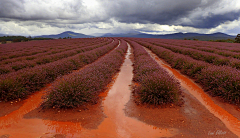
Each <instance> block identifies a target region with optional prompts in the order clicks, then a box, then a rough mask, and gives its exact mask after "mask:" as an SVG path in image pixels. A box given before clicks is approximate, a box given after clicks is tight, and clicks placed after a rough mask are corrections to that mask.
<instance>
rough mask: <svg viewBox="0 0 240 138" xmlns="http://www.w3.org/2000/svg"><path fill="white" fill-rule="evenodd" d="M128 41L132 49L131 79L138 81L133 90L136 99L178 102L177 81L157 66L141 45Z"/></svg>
mask: <svg viewBox="0 0 240 138" xmlns="http://www.w3.org/2000/svg"><path fill="white" fill-rule="evenodd" d="M130 43H131V46H132V47H133V49H134V53H133V54H134V70H133V73H134V77H133V81H135V82H137V83H139V86H137V87H136V89H135V90H134V93H135V94H136V95H137V99H138V100H139V101H140V102H141V103H147V104H153V105H164V104H168V103H178V102H179V101H180V98H179V96H180V95H181V89H180V84H179V82H178V81H177V80H176V79H174V78H173V77H172V76H170V75H169V74H168V72H167V71H166V70H165V69H163V68H162V67H161V66H159V64H158V63H157V62H156V61H155V60H154V59H152V58H151V57H150V55H149V54H148V53H147V51H146V50H145V49H144V48H143V47H142V46H141V45H139V44H137V43H136V42H133V41H130Z"/></svg>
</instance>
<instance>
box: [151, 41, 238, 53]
mask: <svg viewBox="0 0 240 138" xmlns="http://www.w3.org/2000/svg"><path fill="white" fill-rule="evenodd" d="M152 40H153V41H158V42H161V43H164V44H173V45H179V46H196V47H211V48H215V49H218V50H225V51H231V52H240V47H239V44H238V43H222V42H208V41H191V40H169V39H161V40H159V39H152Z"/></svg>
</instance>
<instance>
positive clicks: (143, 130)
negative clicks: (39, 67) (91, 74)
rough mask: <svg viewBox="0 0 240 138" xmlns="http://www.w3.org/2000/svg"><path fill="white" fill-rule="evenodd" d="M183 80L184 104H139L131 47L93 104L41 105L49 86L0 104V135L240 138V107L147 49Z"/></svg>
mask: <svg viewBox="0 0 240 138" xmlns="http://www.w3.org/2000/svg"><path fill="white" fill-rule="evenodd" d="M145 50H146V51H147V52H148V53H149V55H150V56H151V57H152V58H153V59H155V61H156V62H157V63H158V64H159V66H162V67H163V68H164V69H166V70H167V71H168V72H169V74H171V75H173V76H174V78H175V79H177V80H178V81H179V82H180V84H181V89H182V90H183V93H182V97H181V98H182V100H183V104H182V105H179V106H178V105H166V106H164V107H160V106H148V105H141V104H140V105H137V104H136V103H135V101H134V96H133V95H132V88H133V86H134V85H136V84H134V82H133V81H132V78H133V63H134V58H133V55H132V53H133V49H132V47H131V46H130V45H128V50H127V53H126V55H125V60H124V63H123V65H122V66H121V69H120V71H119V73H118V74H117V75H115V77H114V81H113V82H112V83H111V84H109V85H108V90H107V91H105V92H102V93H101V94H100V95H99V96H100V97H101V98H100V100H99V101H100V102H98V103H97V104H94V105H92V104H89V105H88V104H87V105H85V106H81V107H79V108H75V109H42V108H41V107H40V105H41V103H42V102H43V99H42V96H43V95H44V94H45V93H46V92H47V91H48V90H49V89H50V88H51V85H48V86H47V87H45V88H43V89H41V90H40V91H39V92H36V93H34V94H32V95H31V96H30V97H29V98H28V99H25V100H19V101H16V100H15V102H12V103H11V102H8V103H1V102H0V108H8V109H7V110H0V138H26V137H29V138H51V137H55V138H72V137H73V138H78V137H104V138H108V137H109V138H110V137H112V138H118V137H119V138H122V137H124V138H132V137H134V138H145V137H150V138H155V137H176V138H178V137H189V138H191V137H199V138H202V137H210V138H211V137H223V138H225V137H231V138H237V137H240V110H239V109H238V108H237V107H236V106H234V105H231V104H225V103H224V102H222V101H221V100H220V99H218V98H216V97H211V96H209V95H208V94H206V92H204V90H203V89H202V88H201V87H200V86H199V85H198V84H196V83H194V81H193V80H192V79H190V78H188V77H186V76H184V75H182V74H181V73H179V71H177V70H175V69H172V68H171V67H170V66H169V65H168V64H167V63H165V62H164V60H162V59H160V58H158V57H157V56H156V55H155V54H153V53H152V52H151V51H150V50H148V49H147V48H145Z"/></svg>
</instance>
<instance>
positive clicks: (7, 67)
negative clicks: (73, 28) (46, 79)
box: [0, 41, 111, 74]
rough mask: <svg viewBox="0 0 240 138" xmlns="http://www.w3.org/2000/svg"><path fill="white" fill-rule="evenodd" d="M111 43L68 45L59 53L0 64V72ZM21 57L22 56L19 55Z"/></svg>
mask: <svg viewBox="0 0 240 138" xmlns="http://www.w3.org/2000/svg"><path fill="white" fill-rule="evenodd" d="M109 43H111V41H108V42H105V43H100V44H96V45H90V46H85V45H81V46H78V47H75V46H69V47H71V49H70V50H67V51H66V50H65V51H62V50H61V52H59V53H54V54H49V55H46V54H45V55H44V54H42V55H41V56H39V55H38V57H37V58H35V59H34V60H26V59H24V60H21V61H15V62H10V61H8V62H10V63H9V64H7V65H5V64H3V65H0V74H6V73H9V72H13V71H18V70H20V69H24V68H27V67H28V68H31V67H34V66H36V65H38V64H39V65H41V64H46V63H50V62H53V61H57V60H60V59H63V58H67V57H70V56H74V55H76V54H79V53H82V52H86V51H90V50H93V49H95V48H98V47H101V46H103V45H107V44H109ZM21 58H23V57H21Z"/></svg>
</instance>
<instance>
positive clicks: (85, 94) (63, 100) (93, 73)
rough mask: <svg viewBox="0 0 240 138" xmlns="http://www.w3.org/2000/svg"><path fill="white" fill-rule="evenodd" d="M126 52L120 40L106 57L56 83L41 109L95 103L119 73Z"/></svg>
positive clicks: (125, 45)
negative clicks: (118, 44) (116, 46)
mask: <svg viewBox="0 0 240 138" xmlns="http://www.w3.org/2000/svg"><path fill="white" fill-rule="evenodd" d="M126 50H127V44H126V42H125V41H123V40H121V45H120V46H119V47H118V48H116V49H115V50H114V51H112V52H111V53H109V54H108V55H106V56H104V57H102V58H100V59H99V60H98V61H96V62H94V63H92V64H90V65H88V66H87V67H86V68H84V69H82V70H81V71H79V72H75V73H72V74H70V75H67V76H65V77H63V78H62V79H61V80H60V81H57V82H56V83H55V84H54V85H53V88H52V89H51V90H50V91H49V92H48V94H47V95H46V97H45V102H44V103H43V107H47V108H49V107H55V108H74V107H78V106H80V105H82V104H84V103H96V102H97V101H98V100H97V99H98V97H99V96H98V95H99V93H100V92H103V91H104V90H105V89H106V87H107V85H108V84H109V83H110V82H111V81H112V78H113V76H114V75H115V74H116V73H117V72H118V71H119V69H120V67H121V64H122V63H123V59H124V55H125V54H124V53H125V52H126Z"/></svg>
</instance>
